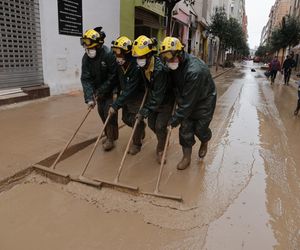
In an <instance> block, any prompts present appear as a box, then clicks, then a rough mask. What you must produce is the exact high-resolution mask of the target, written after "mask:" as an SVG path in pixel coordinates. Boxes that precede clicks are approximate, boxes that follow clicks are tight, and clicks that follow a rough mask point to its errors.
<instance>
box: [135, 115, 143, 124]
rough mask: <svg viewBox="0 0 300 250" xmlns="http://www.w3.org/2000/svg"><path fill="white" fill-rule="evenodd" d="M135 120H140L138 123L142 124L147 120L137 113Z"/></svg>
mask: <svg viewBox="0 0 300 250" xmlns="http://www.w3.org/2000/svg"><path fill="white" fill-rule="evenodd" d="M135 119H136V120H138V122H142V121H143V120H144V119H145V117H144V116H143V115H142V114H140V113H137V114H136V116H135Z"/></svg>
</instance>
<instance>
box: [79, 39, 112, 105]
mask: <svg viewBox="0 0 300 250" xmlns="http://www.w3.org/2000/svg"><path fill="white" fill-rule="evenodd" d="M116 81H117V64H116V58H115V56H114V54H113V52H112V51H111V50H110V49H109V48H108V47H106V46H105V45H103V46H102V47H101V48H98V49H97V54H96V57H95V58H89V57H88V55H87V54H86V53H85V54H84V56H83V58H82V68H81V84H82V87H83V92H84V99H85V102H86V103H88V102H89V101H92V100H94V98H93V95H96V96H97V97H102V98H108V97H111V96H112V88H111V85H116V83H115V82H116Z"/></svg>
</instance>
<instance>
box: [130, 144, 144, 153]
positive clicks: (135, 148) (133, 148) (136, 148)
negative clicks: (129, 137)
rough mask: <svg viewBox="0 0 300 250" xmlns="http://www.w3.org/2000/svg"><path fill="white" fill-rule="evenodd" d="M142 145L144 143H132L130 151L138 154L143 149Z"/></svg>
mask: <svg viewBox="0 0 300 250" xmlns="http://www.w3.org/2000/svg"><path fill="white" fill-rule="evenodd" d="M141 147H142V145H141V146H140V145H136V144H133V143H132V144H131V145H130V147H129V150H128V153H129V154H131V155H136V154H137V153H138V152H140V151H141Z"/></svg>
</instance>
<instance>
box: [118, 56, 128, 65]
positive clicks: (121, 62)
mask: <svg viewBox="0 0 300 250" xmlns="http://www.w3.org/2000/svg"><path fill="white" fill-rule="evenodd" d="M116 61H117V64H119V65H123V64H124V63H125V62H126V61H125V59H124V58H122V57H117V58H116Z"/></svg>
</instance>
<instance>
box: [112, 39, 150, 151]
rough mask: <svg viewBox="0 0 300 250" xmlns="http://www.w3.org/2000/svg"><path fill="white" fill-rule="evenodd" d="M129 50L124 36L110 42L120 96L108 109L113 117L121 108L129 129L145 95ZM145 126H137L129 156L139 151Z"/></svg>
mask: <svg viewBox="0 0 300 250" xmlns="http://www.w3.org/2000/svg"><path fill="white" fill-rule="evenodd" d="M131 49H132V41H131V40H130V39H129V38H128V37H126V36H121V37H119V38H118V39H117V40H116V41H113V42H112V50H113V52H114V54H115V56H116V61H117V64H118V66H117V75H118V78H119V89H120V95H119V96H118V97H117V99H116V100H115V101H114V102H113V104H112V105H111V107H110V109H109V113H110V114H111V115H114V114H116V113H117V112H118V110H119V109H121V108H122V120H123V122H124V123H125V124H126V125H127V126H129V127H133V126H134V123H135V120H136V119H135V117H136V115H137V113H138V111H139V109H140V106H141V103H142V100H143V96H144V94H145V85H144V81H143V78H142V72H141V70H140V68H139V67H138V66H137V64H136V59H135V58H134V57H133V56H132V51H131ZM114 87H115V86H114ZM145 126H146V124H145V122H144V121H141V122H139V124H138V125H137V128H136V130H135V132H134V134H133V139H132V144H131V146H130V148H129V151H128V152H129V154H132V155H135V154H137V153H138V152H139V151H140V148H141V147H142V140H143V139H144V137H145Z"/></svg>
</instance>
